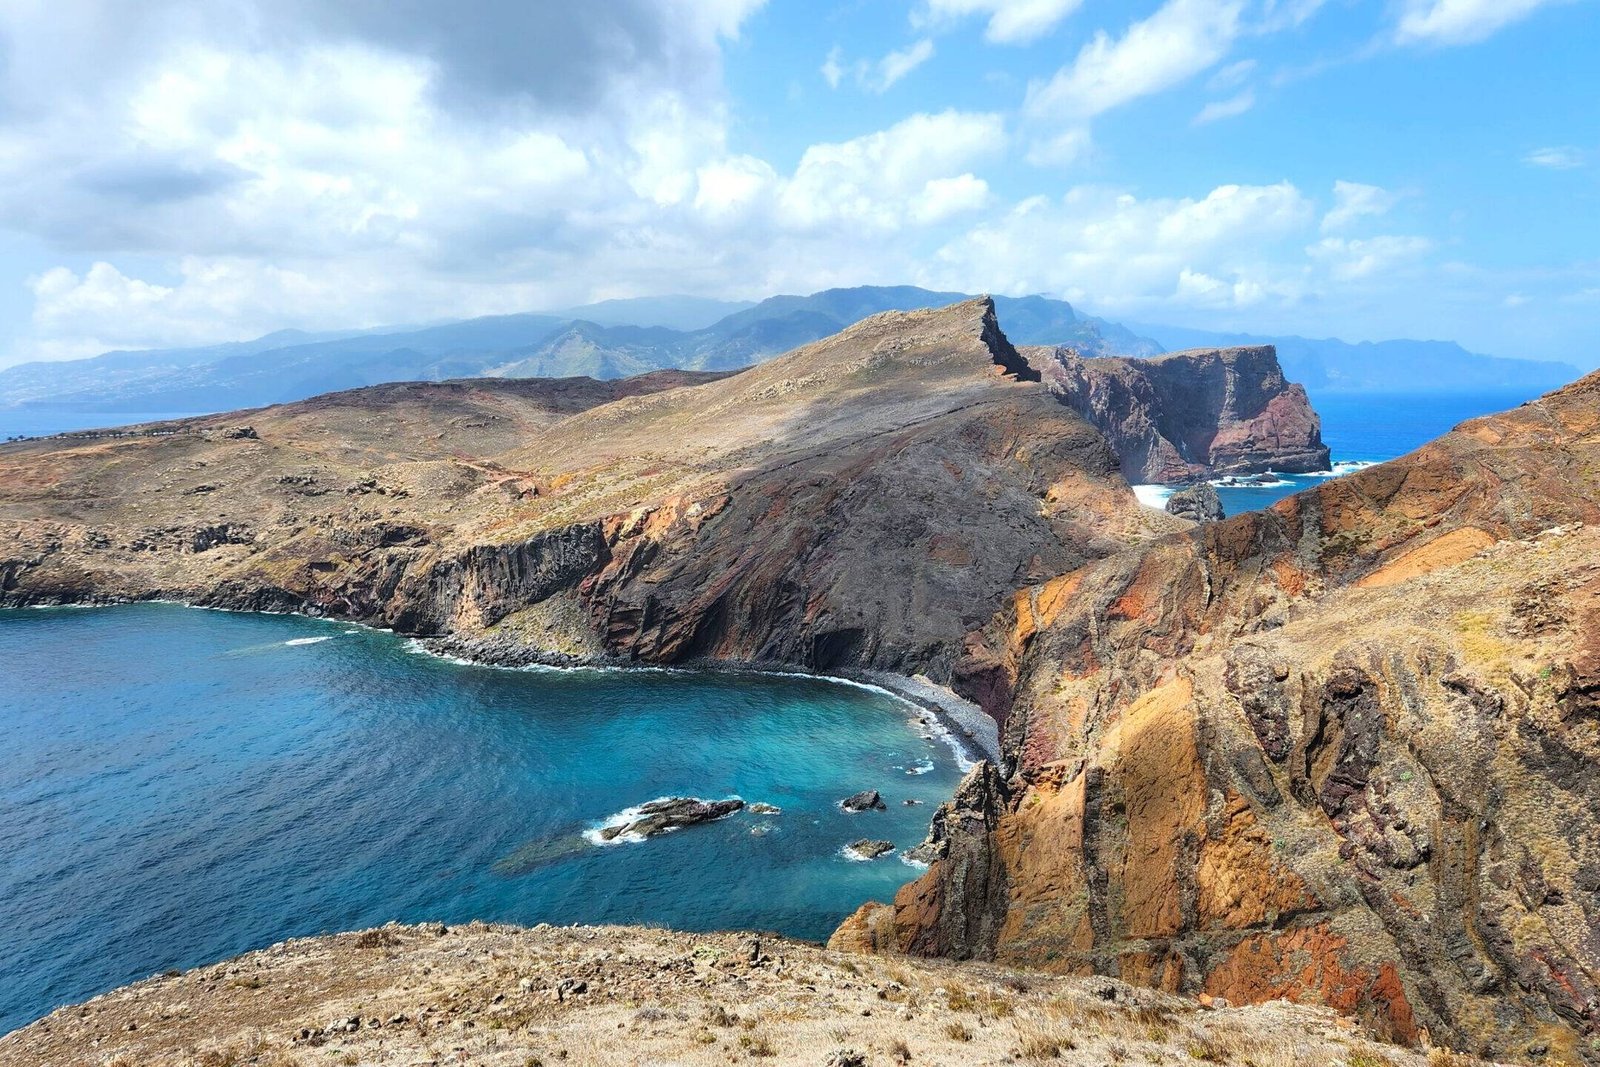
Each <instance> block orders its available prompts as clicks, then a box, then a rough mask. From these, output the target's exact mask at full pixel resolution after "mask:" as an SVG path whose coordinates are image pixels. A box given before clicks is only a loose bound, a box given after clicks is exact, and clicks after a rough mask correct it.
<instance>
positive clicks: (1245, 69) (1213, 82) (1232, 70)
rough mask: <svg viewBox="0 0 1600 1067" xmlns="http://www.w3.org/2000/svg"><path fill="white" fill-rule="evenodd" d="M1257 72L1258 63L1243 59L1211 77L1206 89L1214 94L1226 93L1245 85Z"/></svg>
mask: <svg viewBox="0 0 1600 1067" xmlns="http://www.w3.org/2000/svg"><path fill="white" fill-rule="evenodd" d="M1255 70H1256V61H1255V60H1253V59H1241V60H1239V62H1237V63H1229V64H1228V65H1227V66H1226V67H1223V68H1222V69H1221V70H1219V71H1217V72H1216V73H1215V74H1213V75H1212V76H1211V78H1210V80H1209V81H1207V82H1206V88H1208V89H1210V90H1212V91H1213V92H1218V93H1220V92H1225V91H1227V90H1229V89H1233V88H1235V87H1237V86H1240V85H1243V84H1244V83H1245V81H1246V80H1247V79H1248V78H1249V77H1250V75H1252V74H1254V73H1255Z"/></svg>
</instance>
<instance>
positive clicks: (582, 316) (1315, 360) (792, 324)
mask: <svg viewBox="0 0 1600 1067" xmlns="http://www.w3.org/2000/svg"><path fill="white" fill-rule="evenodd" d="M967 296H968V294H965V293H953V292H935V291H931V290H928V289H920V288H917V287H915V286H861V287H858V288H853V289H828V290H824V291H823V292H819V293H812V294H811V295H809V296H775V297H771V298H769V299H767V300H763V301H761V302H760V303H758V304H749V305H747V304H740V303H731V302H726V301H716V300H706V299H700V298H693V297H650V298H642V299H637V300H609V301H604V302H602V303H598V304H589V305H585V306H583V307H577V308H570V309H567V310H563V311H557V312H546V313H530V314H519V315H493V316H487V317H484V318H476V319H467V320H465V321H461V322H447V323H443V324H438V325H431V326H423V327H385V328H379V329H373V330H362V331H344V332H337V333H320V334H312V333H305V332H302V331H298V330H284V331H280V332H278V333H272V334H268V335H267V336H265V337H260V338H257V339H255V340H253V341H242V342H237V343H231V344H221V345H211V346H207V347H202V348H182V349H165V350H157V351H143V352H108V353H106V354H105V355H102V356H96V357H94V358H92V359H85V360H76V361H72V362H65V363H25V364H22V365H20V366H16V367H11V368H8V369H5V370H0V406H46V405H48V406H51V407H69V408H74V409H77V410H80V411H91V412H137V411H193V412H202V411H224V410H230V409H235V408H247V407H259V406H262V405H266V404H275V403H282V402H287V401H292V400H299V399H302V398H304V397H308V396H312V395H315V394H317V393H325V392H331V391H334V390H339V389H351V388H356V387H359V386H364V385H377V384H380V383H383V382H393V381H440V380H443V379H447V378H470V377H485V376H487V377H501V378H532V377H566V376H571V375H588V376H590V377H594V378H601V379H609V378H621V377H626V376H628V375H632V374H640V373H643V372H645V371H651V370H660V369H664V368H681V369H685V370H729V369H733V368H736V367H743V366H746V365H748V364H752V363H759V362H761V361H762V360H764V359H767V358H769V357H771V356H775V355H777V354H779V353H781V352H787V351H788V350H790V349H792V348H795V347H797V346H799V345H802V344H806V343H807V342H810V341H815V340H818V339H820V338H823V337H826V336H828V335H830V334H833V333H837V332H838V331H839V330H841V329H843V328H844V327H846V326H849V325H851V324H852V323H855V322H858V321H859V320H861V319H863V318H866V317H867V316H869V315H874V314H877V313H878V312H881V311H905V310H910V309H913V308H920V307H936V306H942V305H946V304H951V303H955V302H957V301H959V300H963V299H966V298H967ZM995 305H996V310H997V312H998V314H999V318H1000V323H1001V327H1002V328H1003V329H1004V330H1005V332H1006V335H1007V337H1008V338H1009V339H1010V340H1011V341H1012V343H1014V344H1019V345H1027V344H1045V345H1069V346H1072V347H1074V348H1076V349H1078V351H1080V352H1081V353H1083V354H1084V355H1088V356H1108V355H1122V356H1151V355H1157V354H1160V353H1161V352H1163V351H1166V350H1168V349H1178V348H1189V347H1214V346H1219V345H1230V344H1265V343H1270V344H1276V345H1278V346H1279V354H1280V357H1281V359H1282V362H1283V365H1284V369H1285V371H1286V372H1287V374H1288V377H1289V378H1290V379H1291V380H1294V381H1299V382H1301V383H1303V384H1305V385H1306V386H1307V387H1308V388H1311V389H1312V390H1317V389H1350V390H1371V391H1385V392H1395V391H1405V390H1436V389H1439V388H1440V387H1441V383H1448V387H1453V388H1458V389H1471V388H1480V387H1492V386H1498V385H1523V384H1529V385H1533V386H1536V387H1539V388H1543V387H1545V386H1549V385H1556V384H1560V383H1562V382H1565V381H1568V380H1570V379H1571V378H1573V377H1576V376H1577V371H1576V370H1575V369H1574V368H1571V367H1568V366H1565V365H1563V364H1553V363H1538V362H1534V361H1529V360H1505V359H1496V358H1493V357H1489V356H1480V355H1475V354H1473V353H1470V352H1467V351H1466V350H1464V349H1462V348H1461V347H1459V346H1457V345H1454V344H1449V343H1443V342H1419V341H1387V342H1382V343H1379V344H1376V345H1372V344H1362V345H1349V344H1345V343H1344V342H1342V341H1308V340H1305V339H1303V338H1297V337H1293V338H1272V337H1248V336H1245V335H1225V334H1208V333H1203V332H1200V331H1195V330H1183V329H1178V328H1172V327H1156V328H1152V329H1151V330H1150V331H1143V330H1141V331H1140V332H1138V333H1136V332H1135V331H1134V330H1131V329H1129V328H1127V327H1125V326H1121V325H1119V324H1117V323H1113V322H1107V321H1105V320H1103V319H1097V318H1094V317H1092V316H1088V315H1082V314H1079V313H1078V312H1077V311H1076V310H1075V309H1074V308H1073V307H1072V305H1071V304H1068V303H1067V302H1065V301H1062V300H1052V299H1049V298H1047V297H1042V296H1027V297H996V298H995ZM1146 332H1148V333H1150V334H1151V335H1152V336H1153V337H1154V338H1156V339H1152V336H1143V335H1142V334H1144V333H1146Z"/></svg>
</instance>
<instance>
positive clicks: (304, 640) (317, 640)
mask: <svg viewBox="0 0 1600 1067" xmlns="http://www.w3.org/2000/svg"><path fill="white" fill-rule="evenodd" d="M332 640H333V635H332V634H325V635H323V636H322V637H295V638H291V639H290V640H288V641H285V642H284V644H286V645H316V644H321V643H322V642H323V641H332Z"/></svg>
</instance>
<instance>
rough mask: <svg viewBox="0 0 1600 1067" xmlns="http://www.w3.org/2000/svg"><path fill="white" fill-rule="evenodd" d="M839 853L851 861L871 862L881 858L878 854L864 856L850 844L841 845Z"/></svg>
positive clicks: (896, 850)
mask: <svg viewBox="0 0 1600 1067" xmlns="http://www.w3.org/2000/svg"><path fill="white" fill-rule="evenodd" d="M891 851H895V852H898V851H899V850H898V849H891ZM839 855H841V856H843V857H844V858H845V859H847V860H849V861H850V862H851V863H871V862H872V861H873V860H875V859H879V858H880V857H878V856H863V855H862V854H861V853H859V852H857V851H855V850H854V849H853V848H851V847H850V846H849V845H844V846H841V847H840V849H839Z"/></svg>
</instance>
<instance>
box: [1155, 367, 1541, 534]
mask: <svg viewBox="0 0 1600 1067" xmlns="http://www.w3.org/2000/svg"><path fill="white" fill-rule="evenodd" d="M1539 395H1540V394H1539V392H1538V391H1537V390H1533V389H1522V390H1501V391H1498V392H1487V393H1426V394H1397V393H1383V394H1357V393H1312V394H1311V406H1312V407H1313V408H1315V409H1316V411H1317V414H1318V415H1320V416H1321V417H1322V440H1323V442H1324V443H1325V444H1326V445H1327V446H1328V448H1329V450H1330V451H1331V452H1332V453H1333V462H1334V473H1335V474H1345V473H1349V472H1350V471H1351V470H1354V469H1357V468H1359V467H1361V466H1365V465H1368V464H1372V463H1382V462H1384V461H1386V460H1391V459H1395V458H1397V457H1399V456H1403V455H1405V454H1406V453H1407V452H1410V451H1412V450H1413V449H1416V448H1418V447H1420V446H1422V445H1424V444H1427V443H1428V442H1429V441H1431V440H1433V439H1434V438H1435V437H1438V436H1440V435H1441V434H1445V433H1448V432H1449V431H1450V430H1451V429H1452V428H1454V427H1455V426H1456V425H1457V424H1459V423H1461V422H1464V421H1466V420H1467V419H1472V418H1476V417H1478V416H1479V415H1488V414H1491V413H1493V412H1496V411H1504V410H1506V409H1507V408H1514V407H1516V406H1517V405H1518V404H1521V403H1523V402H1524V401H1527V400H1532V399H1534V398H1535V397H1537V396H1539ZM1326 477H1327V475H1307V474H1302V475H1283V476H1280V477H1279V478H1277V479H1276V481H1275V483H1274V484H1272V485H1268V486H1264V487H1229V486H1218V487H1217V495H1218V496H1219V497H1221V498H1222V510H1223V512H1224V513H1225V514H1228V515H1237V514H1239V513H1240V512H1242V511H1259V510H1260V509H1262V508H1265V507H1270V506H1272V505H1273V504H1275V503H1277V502H1278V501H1279V500H1282V499H1283V498H1284V497H1286V496H1292V495H1293V494H1295V493H1298V492H1300V491H1301V490H1304V489H1309V488H1311V487H1312V486H1314V485H1316V484H1317V483H1318V482H1320V481H1322V480H1323V479H1324V478H1326ZM1165 495H1166V494H1165V493H1163V492H1160V491H1154V492H1151V491H1146V490H1144V489H1141V498H1142V499H1145V500H1147V501H1148V502H1156V501H1159V500H1162V499H1164V497H1165Z"/></svg>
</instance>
